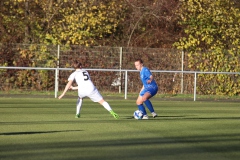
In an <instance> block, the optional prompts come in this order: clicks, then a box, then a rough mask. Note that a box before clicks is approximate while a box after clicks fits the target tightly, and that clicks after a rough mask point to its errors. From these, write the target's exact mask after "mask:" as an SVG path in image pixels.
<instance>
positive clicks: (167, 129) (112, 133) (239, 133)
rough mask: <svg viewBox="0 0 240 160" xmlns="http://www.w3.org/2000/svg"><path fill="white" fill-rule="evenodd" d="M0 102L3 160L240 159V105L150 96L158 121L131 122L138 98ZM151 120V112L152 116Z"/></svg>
mask: <svg viewBox="0 0 240 160" xmlns="http://www.w3.org/2000/svg"><path fill="white" fill-rule="evenodd" d="M107 101H108V102H109V104H110V105H111V106H112V108H113V109H114V111H115V112H116V113H118V114H119V116H120V119H119V120H115V119H114V118H113V117H112V116H111V115H110V114H109V113H108V112H107V111H106V110H105V109H104V108H103V107H102V106H100V105H99V104H97V103H93V102H91V101H90V100H89V99H86V100H84V102H83V108H82V112H81V113H82V114H81V118H79V119H75V118H74V117H75V103H76V100H75V99H72V98H71V99H62V100H57V99H54V98H45V99H43V98H25V99H23V98H0V159H1V160H13V159H14V160H19V159H23V160H52V159H58V160H61V159H65V160H74V159H80V160H117V159H121V160H147V159H150V160H179V159H182V160H187V159H189V160H208V159H209V160H210V159H211V160H215V159H216V160H235V159H236V160H239V159H240V105H239V103H236V102H235V103H234V102H193V101H189V102H188V101H179V102H178V101H174V102H171V101H161V100H156V99H152V103H153V104H154V106H155V110H156V112H157V113H158V115H159V117H157V118H155V119H154V118H152V117H150V119H149V120H135V119H133V118H132V114H133V112H134V110H136V109H137V107H136V106H135V100H122V99H119V100H116V99H115V100H111V99H107ZM149 116H150V115H149Z"/></svg>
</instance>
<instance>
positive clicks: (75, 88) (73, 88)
mask: <svg viewBox="0 0 240 160" xmlns="http://www.w3.org/2000/svg"><path fill="white" fill-rule="evenodd" d="M69 89H72V90H77V89H78V86H75V87H73V86H71V87H70V88H69Z"/></svg>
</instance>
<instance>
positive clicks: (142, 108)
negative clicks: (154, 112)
mask: <svg viewBox="0 0 240 160" xmlns="http://www.w3.org/2000/svg"><path fill="white" fill-rule="evenodd" d="M138 109H139V110H140V111H142V112H143V115H146V114H147V112H146V110H145V107H144V106H143V104H140V105H138Z"/></svg>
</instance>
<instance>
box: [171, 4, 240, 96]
mask: <svg viewBox="0 0 240 160" xmlns="http://www.w3.org/2000/svg"><path fill="white" fill-rule="evenodd" d="M179 15H180V17H181V22H180V24H181V25H182V26H184V28H185V29H184V31H185V36H184V37H182V38H181V39H180V41H179V42H177V43H176V44H175V45H176V46H177V48H179V49H183V50H185V51H186V52H187V53H188V57H189V64H188V66H189V67H190V68H191V69H193V70H200V71H216V72H239V71H240V65H239V57H240V11H239V8H236V7H235V4H234V2H233V1H231V0H216V1H209V0H182V1H181V7H180V8H179ZM213 79H216V80H215V83H216V86H212V85H210V83H209V82H210V81H212V80H213ZM199 81H200V83H201V85H199V86H201V88H199V90H200V91H201V92H202V93H208V94H209V93H212V94H227V95H236V94H239V93H240V77H239V75H234V76H227V75H225V76H224V75H221V74H220V75H211V74H209V75H199Z"/></svg>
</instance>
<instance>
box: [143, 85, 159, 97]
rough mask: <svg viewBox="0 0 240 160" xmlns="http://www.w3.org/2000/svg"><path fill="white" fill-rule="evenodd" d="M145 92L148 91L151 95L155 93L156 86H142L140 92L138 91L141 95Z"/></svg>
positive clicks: (156, 90)
mask: <svg viewBox="0 0 240 160" xmlns="http://www.w3.org/2000/svg"><path fill="white" fill-rule="evenodd" d="M146 92H148V93H150V94H151V96H152V97H153V96H154V95H155V94H157V92H158V87H149V88H144V89H143V90H142V91H141V92H140V94H139V95H140V96H143V95H144V94H145V93H146Z"/></svg>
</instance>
